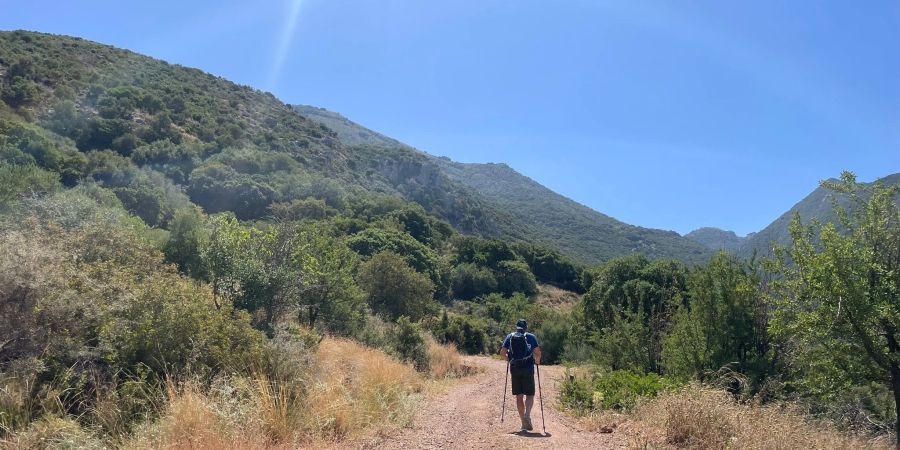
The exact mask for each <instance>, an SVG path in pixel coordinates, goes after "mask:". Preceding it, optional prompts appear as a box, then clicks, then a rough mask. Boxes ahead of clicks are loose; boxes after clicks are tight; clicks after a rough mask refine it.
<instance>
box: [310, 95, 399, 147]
mask: <svg viewBox="0 0 900 450" xmlns="http://www.w3.org/2000/svg"><path fill="white" fill-rule="evenodd" d="M293 108H294V111H297V112H298V113H300V115H301V116H303V117H306V118H308V119H311V120H313V121H315V122H319V123H321V124H323V125H325V126H327V127H328V128H330V129H331V130H334V132H335V133H337V135H338V137H339V138H340V139H341V142H343V143H345V144H347V145H360V144H370V145H377V146H382V147H398V148H409V149H411V148H412V147H410V146H408V145H406V144H404V143H402V142H400V141H398V140H396V139H393V138H390V137H387V136H385V135H383V134H381V133H379V132H377V131H372V130H370V129H368V128H366V127H363V126H362V125H359V124H357V123H355V122H352V121H351V120H350V119H348V118H346V117H344V116H342V115H340V114H338V113H336V112H332V111H329V110H327V109H325V108H318V107H315V106H309V105H293Z"/></svg>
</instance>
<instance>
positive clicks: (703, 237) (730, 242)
mask: <svg viewBox="0 0 900 450" xmlns="http://www.w3.org/2000/svg"><path fill="white" fill-rule="evenodd" d="M684 237H686V238H688V239H690V240H692V241H694V242H698V243H700V244H701V245H703V246H704V247H706V248H708V249H710V250H728V251H737V250H738V249H740V248H741V246H742V245H743V244H744V241H745V240H746V239H747V238H746V237H741V236H738V235H737V234H735V233H734V231H726V230H722V229H719V228H713V227H703V228H698V229H696V230H694V231H691V232H690V233H688V234H686V235H684Z"/></svg>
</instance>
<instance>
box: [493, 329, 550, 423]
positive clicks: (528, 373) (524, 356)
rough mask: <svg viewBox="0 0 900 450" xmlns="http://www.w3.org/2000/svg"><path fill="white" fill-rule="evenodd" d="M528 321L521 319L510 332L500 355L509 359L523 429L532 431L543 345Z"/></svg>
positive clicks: (513, 390)
mask: <svg viewBox="0 0 900 450" xmlns="http://www.w3.org/2000/svg"><path fill="white" fill-rule="evenodd" d="M527 329H528V322H526V321H525V319H519V320H518V321H517V322H516V331H515V332H514V333H509V334H508V335H507V336H506V339H504V340H503V345H502V346H501V347H500V355H501V356H503V357H504V358H506V359H507V361H509V376H510V380H511V381H512V383H511V384H512V394H513V395H514V396H516V409H518V410H519V418H520V419H521V420H522V431H531V430H533V429H534V427H533V426H532V425H531V407H532V406H534V366H535V364H538V365H540V363H541V347H540V345H538V340H537V337H536V336H535V335H533V334H531V333H528V332H527V331H526V330H527Z"/></svg>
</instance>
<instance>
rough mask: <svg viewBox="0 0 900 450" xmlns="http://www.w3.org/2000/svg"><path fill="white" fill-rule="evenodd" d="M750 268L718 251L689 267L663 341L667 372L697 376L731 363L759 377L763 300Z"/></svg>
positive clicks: (764, 344)
mask: <svg viewBox="0 0 900 450" xmlns="http://www.w3.org/2000/svg"><path fill="white" fill-rule="evenodd" d="M758 286H759V280H758V277H757V275H756V273H755V272H754V271H752V270H751V268H747V267H745V264H744V263H742V262H741V261H740V260H738V259H737V258H736V257H735V256H732V255H729V254H728V253H725V252H721V253H718V254H716V255H715V256H714V257H713V258H712V259H711V260H710V262H709V263H708V264H707V265H706V266H703V267H700V268H699V269H697V270H696V271H695V272H693V273H691V275H690V277H689V279H688V293H689V295H688V298H689V302H688V303H687V304H683V305H681V306H680V307H679V309H678V312H677V313H676V314H675V318H674V320H673V322H674V324H673V329H672V331H671V333H669V335H668V336H667V337H666V338H665V340H664V342H663V361H664V363H665V369H666V372H667V373H669V374H674V375H680V376H683V377H701V378H702V376H703V374H704V373H705V372H709V371H716V370H719V369H720V368H722V367H725V366H728V365H731V366H732V367H731V368H732V369H733V370H736V371H738V372H740V373H743V374H747V375H751V376H753V377H754V378H755V379H756V380H757V381H759V380H760V379H761V378H762V377H763V376H764V375H765V374H766V371H767V369H768V364H767V359H766V357H767V354H768V351H769V340H768V333H767V330H766V325H767V323H766V320H765V318H766V314H767V311H766V305H765V302H764V301H763V299H762V295H761V293H760V291H759V289H758Z"/></svg>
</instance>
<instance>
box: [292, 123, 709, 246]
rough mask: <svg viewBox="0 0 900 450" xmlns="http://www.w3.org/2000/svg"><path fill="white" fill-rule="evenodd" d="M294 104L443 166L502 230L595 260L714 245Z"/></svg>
mask: <svg viewBox="0 0 900 450" xmlns="http://www.w3.org/2000/svg"><path fill="white" fill-rule="evenodd" d="M294 108H295V110H297V112H298V113H300V114H301V115H304V116H306V117H307V118H309V119H311V120H314V121H317V122H320V123H322V124H323V125H325V126H328V127H335V128H334V130H335V131H336V132H337V135H338V137H339V138H340V139H341V140H342V141H344V143H345V144H347V145H352V144H364V145H359V146H358V147H357V148H371V147H377V148H380V149H381V152H382V153H383V154H384V155H392V156H391V157H392V158H399V159H412V160H418V161H420V164H423V165H424V166H426V167H429V170H436V171H437V172H435V173H434V174H433V176H434V177H435V178H436V179H441V180H448V181H449V182H452V183H453V184H454V185H458V186H464V187H465V188H468V192H469V194H470V196H471V197H472V198H475V199H479V200H481V201H482V202H484V203H486V204H487V205H489V206H490V208H489V210H488V211H489V212H490V213H492V214H493V215H495V217H496V218H495V219H494V220H491V221H489V223H491V224H496V225H497V226H498V231H499V232H500V233H501V235H504V236H510V237H514V238H516V239H525V240H528V241H533V242H541V243H544V244H546V245H549V246H551V247H553V248H556V249H559V250H562V251H563V252H565V253H566V254H568V255H571V256H573V257H575V258H576V259H578V260H580V261H581V262H584V263H589V264H596V263H599V262H603V261H606V260H609V259H611V258H614V257H616V256H621V255H628V254H632V253H641V254H644V255H646V256H648V257H650V258H654V259H656V258H675V259H679V260H682V261H685V262H689V263H699V262H703V261H705V260H706V259H707V258H708V256H709V250H708V249H706V248H704V247H703V246H702V245H700V244H698V243H696V242H694V241H691V240H689V239H685V238H683V237H681V236H680V235H678V234H677V233H675V232H672V231H663V230H655V229H650V228H642V227H638V226H633V225H629V224H626V223H623V222H620V221H618V220H616V219H613V218H612V217H609V216H606V215H604V214H602V213H599V212H597V211H594V210H592V209H590V208H588V207H586V206H584V205H581V204H579V203H577V202H575V201H573V200H571V199H568V198H566V197H563V196H562V195H559V194H557V193H555V192H553V191H551V190H550V189H547V188H546V187H544V186H542V185H541V184H539V183H537V182H535V181H534V180H532V179H530V178H528V177H526V176H524V175H522V174H520V173H518V172H516V171H515V170H513V169H512V168H510V167H509V166H507V165H506V164H471V163H458V162H454V161H451V160H449V159H448V158H442V157H436V156H432V155H428V154H426V153H423V152H420V151H417V150H414V149H413V148H412V147H410V146H409V145H406V144H402V143H399V141H396V140H395V139H392V138H389V137H386V136H384V135H382V134H379V133H377V132H374V131H372V130H369V129H368V128H365V127H363V126H362V125H358V124H355V123H354V122H351V121H350V120H348V119H346V118H345V117H343V116H341V115H339V114H336V113H332V112H329V111H327V110H324V109H322V108H315V107H310V106H294ZM366 151H372V150H371V149H368V150H366ZM395 182H396V183H397V184H400V183H402V180H395Z"/></svg>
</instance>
